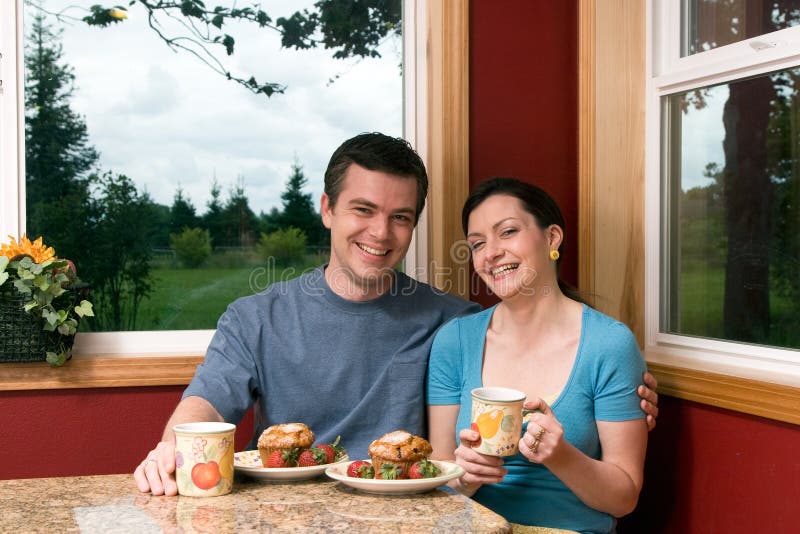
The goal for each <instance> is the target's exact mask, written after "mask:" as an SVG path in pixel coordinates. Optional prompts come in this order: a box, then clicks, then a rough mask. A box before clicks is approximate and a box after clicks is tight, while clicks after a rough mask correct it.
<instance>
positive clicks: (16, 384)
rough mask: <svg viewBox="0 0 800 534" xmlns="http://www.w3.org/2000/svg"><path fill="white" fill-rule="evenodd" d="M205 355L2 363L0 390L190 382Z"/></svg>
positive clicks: (182, 383) (165, 384)
mask: <svg viewBox="0 0 800 534" xmlns="http://www.w3.org/2000/svg"><path fill="white" fill-rule="evenodd" d="M202 361H203V356H147V357H141V356H140V357H134V356H126V357H116V358H107V357H97V358H80V357H76V358H73V359H71V360H70V361H68V362H67V363H65V364H64V365H63V366H61V367H58V368H52V367H50V366H49V365H48V364H47V363H45V362H34V363H0V391H19V390H37V389H73V388H113V387H136V386H139V387H141V386H179V385H186V384H188V383H189V382H190V381H191V379H192V376H194V371H195V368H196V367H197V366H198V365H199V364H200V363H202Z"/></svg>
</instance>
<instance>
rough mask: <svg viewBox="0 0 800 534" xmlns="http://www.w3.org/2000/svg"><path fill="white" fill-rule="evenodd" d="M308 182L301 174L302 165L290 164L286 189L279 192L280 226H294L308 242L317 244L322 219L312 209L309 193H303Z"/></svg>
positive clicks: (312, 204)
mask: <svg viewBox="0 0 800 534" xmlns="http://www.w3.org/2000/svg"><path fill="white" fill-rule="evenodd" d="M307 184H308V179H307V178H306V176H305V174H303V167H302V166H301V165H300V164H299V163H298V162H297V161H295V162H294V163H293V164H292V174H291V176H289V179H288V180H287V181H286V189H285V190H284V191H283V193H281V201H282V202H283V212H282V213H281V216H280V219H279V221H280V227H281V228H289V227H290V226H291V227H294V228H297V229H299V230H302V231H303V232H305V234H306V236H307V237H308V241H309V244H311V245H318V244H319V236H320V234H321V231H322V221H321V219H320V216H319V214H318V213H317V212H316V211H314V203H313V201H312V200H311V193H304V192H303V189H304V188H305V187H306V185H307Z"/></svg>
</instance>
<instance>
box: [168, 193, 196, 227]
mask: <svg viewBox="0 0 800 534" xmlns="http://www.w3.org/2000/svg"><path fill="white" fill-rule="evenodd" d="M197 224H198V218H197V214H196V213H195V209H194V205H193V204H192V203H191V202H190V201H189V200H188V199H187V198H186V197H184V196H183V188H181V186H180V185H179V186H178V190H177V191H175V196H174V197H173V200H172V207H171V208H170V210H169V233H170V234H180V233H181V232H182V231H183V229H184V228H194V227H196V226H197Z"/></svg>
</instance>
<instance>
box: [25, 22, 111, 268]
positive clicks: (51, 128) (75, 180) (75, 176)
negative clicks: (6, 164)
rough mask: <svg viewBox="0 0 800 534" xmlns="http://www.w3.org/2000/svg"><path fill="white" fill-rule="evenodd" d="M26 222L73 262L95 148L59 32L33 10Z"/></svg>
mask: <svg viewBox="0 0 800 534" xmlns="http://www.w3.org/2000/svg"><path fill="white" fill-rule="evenodd" d="M25 69H26V79H25V119H26V120H25V168H26V175H25V185H26V192H27V195H26V204H27V228H28V233H29V234H31V235H32V236H34V235H36V236H38V235H42V236H44V238H45V241H46V242H47V243H50V244H52V245H53V246H55V247H56V250H57V251H58V253H59V254H60V255H62V256H64V257H71V258H73V260H74V261H75V262H76V263H77V264H79V263H80V262H81V255H82V251H83V247H84V246H85V243H84V242H83V241H82V239H83V238H82V234H83V233H84V232H85V231H86V226H87V225H88V224H89V220H88V219H87V217H88V212H87V211H86V206H87V204H88V199H89V193H90V181H91V180H90V178H89V176H88V174H89V173H90V171H91V170H92V169H93V168H94V166H95V164H96V162H97V159H98V154H97V151H96V150H95V149H94V148H93V147H92V146H91V145H90V144H89V136H88V133H87V128H86V123H85V122H84V120H83V118H82V117H81V116H80V115H78V114H77V113H76V112H75V111H74V110H73V109H72V108H71V107H70V99H71V97H72V95H73V92H74V90H75V85H74V81H75V75H74V74H73V71H72V68H71V67H70V66H69V65H67V64H66V63H64V61H63V52H62V46H61V42H60V33H59V32H54V31H53V30H52V29H51V27H49V26H47V25H45V24H44V20H43V18H42V17H41V16H36V17H34V19H33V23H32V25H31V31H30V33H29V34H28V36H27V40H26V46H25Z"/></svg>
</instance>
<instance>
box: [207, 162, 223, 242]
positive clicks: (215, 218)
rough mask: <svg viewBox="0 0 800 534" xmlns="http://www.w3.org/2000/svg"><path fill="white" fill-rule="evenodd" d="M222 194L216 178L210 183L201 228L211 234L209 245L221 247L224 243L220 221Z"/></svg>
mask: <svg viewBox="0 0 800 534" xmlns="http://www.w3.org/2000/svg"><path fill="white" fill-rule="evenodd" d="M221 192H222V190H221V188H220V186H219V182H217V177H216V176H214V180H213V181H212V182H211V200H209V201H208V202H207V203H206V212H205V213H204V214H203V221H202V222H203V227H204V228H205V229H206V230H208V233H209V234H211V244H212V245H221V244H222V243H223V241H224V229H223V220H222V201H221V200H220V193H221Z"/></svg>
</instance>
